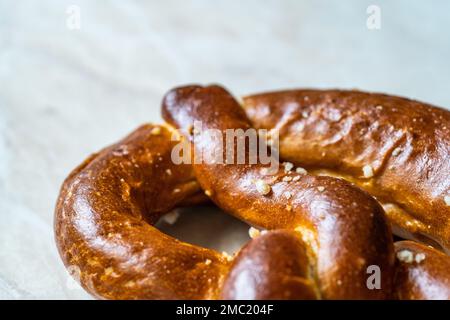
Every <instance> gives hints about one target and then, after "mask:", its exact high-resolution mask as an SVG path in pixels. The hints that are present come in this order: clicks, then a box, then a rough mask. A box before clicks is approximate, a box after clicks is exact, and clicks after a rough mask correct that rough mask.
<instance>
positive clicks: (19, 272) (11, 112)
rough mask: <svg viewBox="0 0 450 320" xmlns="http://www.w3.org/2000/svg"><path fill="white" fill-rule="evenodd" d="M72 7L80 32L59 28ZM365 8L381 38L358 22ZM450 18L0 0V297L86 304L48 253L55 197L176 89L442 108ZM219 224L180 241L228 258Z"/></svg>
mask: <svg viewBox="0 0 450 320" xmlns="http://www.w3.org/2000/svg"><path fill="white" fill-rule="evenodd" d="M71 4H74V5H77V6H79V8H80V9H81V29H80V30H70V29H69V28H67V26H66V22H67V19H68V14H67V13H66V10H67V8H68V6H69V5H71ZM371 4H375V5H378V6H379V7H380V8H381V29H380V30H369V29H368V28H367V27H366V20H367V18H368V15H367V13H366V9H367V7H368V6H369V5H371ZM449 16H450V1H445V0H442V1H438V0H433V1H411V0H404V1H399V0H390V1H364V0H358V1H356V0H355V1H350V0H346V1H342V0H341V1H338V0H336V1H332V0H330V1H317V0H314V1H312V0H311V1H275V0H274V1H261V0H260V1H237V0H236V1H230V0H228V1H208V0H204V1H195V0H194V1H137V0H136V1H118V0H117V1H94V0H89V1H88V0H86V1H80V0H71V1H50V0H48V1H42V0H41V1H32V0H30V1H25V0H10V1H8V0H0V298H12V299H15V298H29V299H36V298H44V299H49V298H58V299H64V298H89V296H88V295H87V294H86V293H84V292H83V291H82V290H80V289H79V288H78V286H76V285H73V284H71V282H70V281H69V280H68V279H69V278H68V276H67V273H66V272H65V269H64V267H63V266H62V263H61V261H60V259H59V257H58V254H57V252H56V248H55V244H54V240H53V228H52V220H53V209H54V204H55V200H56V197H57V194H58V189H59V187H60V185H61V182H62V181H63V179H64V177H65V176H66V175H67V174H68V173H69V172H70V170H71V169H72V168H73V167H74V166H76V165H77V164H78V163H80V162H81V161H82V160H83V159H84V158H85V157H86V156H87V155H88V154H89V153H91V152H94V151H96V150H98V149H100V148H102V147H103V146H105V145H107V144H109V143H112V142H114V141H115V140H118V139H119V138H121V137H122V136H124V135H125V134H126V133H128V132H129V131H131V130H132V129H134V128H135V127H137V126H138V125H139V124H141V123H144V122H148V121H154V122H159V121H160V115H159V107H160V101H161V98H162V96H163V94H164V93H165V92H166V91H167V90H169V89H170V88H171V87H173V86H176V85H182V84H186V83H191V82H197V83H202V84H205V83H210V82H217V83H221V84H223V85H225V86H227V87H228V88H229V89H230V90H232V92H233V93H234V94H235V95H238V96H239V95H243V94H247V93H252V92H257V91H262V90H268V89H278V88H291V87H314V88H326V87H337V88H358V89H363V90H370V91H381V92H386V93H391V94H397V95H402V96H408V97H411V98H415V99H419V100H423V101H427V102H430V103H433V104H436V105H441V106H444V107H445V106H450V66H449V57H450V40H449V39H450V35H449V32H450V22H449V21H450V18H449ZM206 211H207V210H206ZM205 217H206V218H205ZM200 218H201V219H200ZM208 219H210V220H208ZM224 219H225V218H223V217H222V216H221V215H220V214H216V216H214V215H213V216H211V215H208V214H204V215H198V214H197V215H196V214H193V215H192V216H191V217H190V218H189V219H184V220H183V221H185V222H186V223H187V224H190V225H191V227H192V226H193V225H195V226H200V227H198V228H197V229H195V226H194V227H193V228H194V229H195V230H196V231H195V232H194V233H193V232H192V231H190V233H189V234H190V236H187V239H191V240H192V241H196V242H199V243H205V239H214V238H217V239H214V241H212V242H213V243H212V244H211V246H213V247H217V248H219V249H221V248H224V247H228V245H227V243H232V247H231V248H229V247H228V249H229V250H231V251H233V250H234V249H236V248H237V247H236V243H239V244H240V243H242V241H245V239H246V235H245V232H244V231H243V230H246V227H245V226H242V224H238V223H237V222H233V221H228V220H226V222H225V221H224ZM183 221H181V222H180V221H179V222H178V223H182V222H183ZM205 221H206V222H205ZM205 226H209V227H205ZM211 226H215V227H217V228H220V231H221V232H218V231H217V229H216V228H211ZM199 229H200V230H199ZM203 229H204V230H203ZM231 230H235V232H234V233H233V232H231ZM236 230H238V231H236ZM199 231H201V232H200V233H199ZM174 232H175V234H176V232H178V231H174ZM208 232H209V234H208ZM181 233H182V232H181ZM230 234H233V236H232V238H230V237H231V236H230ZM233 246H234V247H233Z"/></svg>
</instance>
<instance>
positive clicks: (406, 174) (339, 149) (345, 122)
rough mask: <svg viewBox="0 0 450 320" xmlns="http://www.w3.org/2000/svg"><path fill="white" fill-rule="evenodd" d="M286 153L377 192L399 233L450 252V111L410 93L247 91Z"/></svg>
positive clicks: (257, 115) (260, 121)
mask: <svg viewBox="0 0 450 320" xmlns="http://www.w3.org/2000/svg"><path fill="white" fill-rule="evenodd" d="M243 106H244V108H245V110H246V113H247V115H248V117H249V118H250V120H251V121H252V124H253V125H254V126H255V127H256V128H266V129H274V130H277V131H278V132H279V135H280V157H281V158H283V159H286V160H287V161H292V162H294V163H296V164H298V165H301V166H304V167H306V168H308V169H310V170H311V171H313V172H315V173H317V174H326V175H332V176H337V177H342V178H344V179H346V180H348V181H351V182H353V183H355V184H357V185H358V186H360V187H361V188H363V189H365V190H366V191H368V192H369V193H370V194H372V195H373V196H375V197H376V198H377V199H378V200H379V201H380V202H381V203H382V204H383V207H384V209H385V210H386V213H387V215H388V217H389V219H390V221H391V222H392V224H393V229H394V232H395V233H396V234H397V235H399V236H401V237H403V238H410V239H416V240H419V241H422V242H426V243H428V244H432V245H434V246H436V247H439V248H443V249H444V250H446V251H447V252H450V218H449V217H450V179H449V173H450V112H449V111H446V110H443V109H440V108H437V107H434V106H431V105H429V104H425V103H421V102H418V101H412V100H408V99H405V98H399V97H394V96H388V95H383V94H372V93H365V92H359V91H340V90H291V91H280V92H272V93H263V94H256V95H251V96H248V97H245V98H244V99H243Z"/></svg>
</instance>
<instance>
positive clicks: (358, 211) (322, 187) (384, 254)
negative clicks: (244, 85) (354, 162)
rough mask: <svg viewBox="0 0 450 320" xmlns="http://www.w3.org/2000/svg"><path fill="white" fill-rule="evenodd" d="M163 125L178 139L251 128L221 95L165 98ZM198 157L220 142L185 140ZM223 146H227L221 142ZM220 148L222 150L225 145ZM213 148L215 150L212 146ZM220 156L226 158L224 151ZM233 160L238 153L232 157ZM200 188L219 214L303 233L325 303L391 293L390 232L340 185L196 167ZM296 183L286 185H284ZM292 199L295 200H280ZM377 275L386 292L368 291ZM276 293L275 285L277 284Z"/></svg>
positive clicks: (380, 216)
mask: <svg viewBox="0 0 450 320" xmlns="http://www.w3.org/2000/svg"><path fill="white" fill-rule="evenodd" d="M163 117H164V119H165V120H166V121H167V122H168V123H169V124H171V125H174V126H175V127H177V128H179V129H180V130H181V131H182V132H185V133H188V132H190V128H191V127H192V124H194V122H195V121H201V122H202V124H203V128H204V130H205V132H206V131H207V130H210V129H217V130H221V131H222V132H223V137H225V135H226V134H225V130H227V129H244V130H245V129H247V128H250V123H249V121H248V120H247V119H246V117H245V114H244V113H243V111H242V109H241V108H240V106H239V104H238V103H237V102H236V100H235V99H234V98H233V97H232V96H231V95H230V94H229V93H228V92H227V91H226V90H224V89H223V88H221V87H218V86H210V87H198V86H191V87H183V88H178V89H174V90H172V91H171V92H169V93H168V94H167V95H166V97H165V99H164V102H163ZM187 136H188V138H189V139H191V141H194V142H195V143H194V147H195V149H196V151H197V152H199V153H200V152H202V148H205V149H207V150H217V149H220V148H221V146H222V145H225V143H226V142H225V141H217V140H212V141H211V140H210V139H208V136H207V135H201V134H199V135H196V136H195V140H193V136H191V135H187ZM224 139H225V138H224ZM222 142H223V143H224V144H222ZM216 143H218V144H216ZM224 152H226V151H225V150H224ZM235 154H236V153H235ZM193 167H194V172H195V176H196V177H197V180H198V181H199V183H200V185H201V187H202V188H203V189H204V190H209V191H210V192H211V194H212V196H211V199H212V200H213V201H214V202H215V203H216V204H217V205H218V206H219V207H221V208H222V209H224V210H226V211H227V212H229V213H231V214H233V215H235V216H236V217H238V218H240V219H242V220H245V221H247V222H249V223H251V224H253V225H256V226H259V227H262V228H265V229H276V228H285V229H291V230H297V231H300V233H301V234H302V236H303V239H304V240H305V242H306V243H307V244H308V248H309V249H310V251H311V252H310V254H311V255H313V256H314V259H313V261H314V262H313V264H314V273H315V277H317V279H318V284H319V287H320V288H319V292H320V295H321V297H322V298H325V299H379V298H387V297H388V296H389V294H390V292H391V289H390V288H391V279H392V278H393V263H394V257H393V246H392V236H391V231H390V228H389V226H388V224H387V223H386V220H385V216H384V212H383V210H382V208H381V207H380V205H379V204H378V203H377V202H376V201H375V200H374V199H373V198H372V197H370V196H369V195H368V194H366V193H365V192H363V191H361V190H360V189H358V188H356V187H353V186H352V185H350V184H349V183H347V182H345V181H344V180H339V179H334V178H330V177H317V176H312V175H307V174H306V175H303V174H297V173H292V174H286V172H285V171H284V170H283V169H282V168H280V169H279V170H278V172H277V173H276V174H274V175H271V176H263V175H262V174H261V169H262V168H264V167H267V166H263V165H261V164H260V163H258V164H254V165H240V164H227V165H222V164H207V163H200V164H194V165H193ZM287 175H290V176H292V177H295V176H297V177H298V180H296V181H294V179H293V180H292V181H290V182H285V181H283V177H285V176H287ZM259 179H263V180H265V181H266V182H267V183H269V182H270V185H271V192H270V193H269V194H267V195H262V194H260V193H259V192H258V191H257V190H256V188H255V184H254V181H255V180H259ZM286 192H290V193H291V194H292V197H291V198H290V199H285V197H284V194H285V193H286ZM370 265H377V266H379V267H380V269H381V273H382V276H381V279H382V287H383V288H384V290H370V289H368V288H367V286H366V279H367V268H368V267H369V266H370ZM274 285H275V284H274Z"/></svg>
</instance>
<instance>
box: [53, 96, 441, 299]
mask: <svg viewBox="0 0 450 320" xmlns="http://www.w3.org/2000/svg"><path fill="white" fill-rule="evenodd" d="M163 111H164V117H165V119H166V120H167V121H168V122H169V123H170V124H171V125H173V126H176V127H178V128H180V131H186V132H189V131H190V125H191V122H192V121H193V120H195V119H198V120H201V121H203V123H206V124H208V125H209V126H211V127H215V128H220V129H225V128H227V129H228V128H247V127H250V123H249V122H248V120H247V119H246V116H245V114H244V113H243V111H242V109H241V108H240V107H239V105H238V104H237V102H236V101H235V100H234V99H233V98H232V97H231V96H230V95H229V94H228V93H227V92H226V91H225V90H223V89H222V88H219V87H207V88H201V87H187V88H180V89H176V90H174V91H171V92H170V93H169V94H168V95H167V96H166V98H165V100H164V105H163ZM211 115H214V117H212V116H211ZM178 133H179V132H178V131H175V130H174V129H173V128H172V127H171V126H168V125H161V126H155V125H144V126H142V127H140V128H139V129H137V130H136V131H135V132H133V133H132V134H131V135H130V136H128V137H126V138H125V139H123V140H122V141H120V142H119V143H117V144H114V145H113V146H110V147H108V148H105V149H104V150H102V151H100V152H99V153H97V154H95V155H93V156H91V157H90V158H88V159H87V160H86V161H85V162H84V163H83V164H82V165H80V166H79V167H78V168H76V169H75V170H74V171H73V172H72V173H71V174H70V176H69V177H68V178H67V179H66V180H65V182H64V184H63V186H62V189H61V192H60V196H59V198H58V202H57V206H56V211H55V235H56V242H57V245H58V249H59V252H60V255H61V257H62V259H63V262H64V264H65V265H66V266H67V267H68V268H69V270H71V271H72V272H73V275H74V276H75V277H76V278H78V280H79V281H80V283H81V284H82V286H83V287H84V288H85V289H86V290H87V291H88V292H90V293H91V294H92V295H94V296H95V297H98V298H104V299H217V298H229V299H240V298H249V299H264V298H265V299H286V298H288V299H315V298H321V299H338V298H342V299H347V298H349V299H350V298H357V299H385V298H422V299H426V298H442V297H444V296H445V295H447V298H450V296H449V294H448V288H449V287H450V284H449V279H448V274H447V273H448V272H447V271H446V270H448V268H447V269H446V268H445V264H444V263H448V257H447V256H445V255H443V254H441V253H439V252H438V251H437V250H435V249H431V248H426V247H425V246H423V245H420V244H412V245H414V247H409V248H407V249H403V251H405V252H409V253H410V254H412V255H413V260H412V261H410V259H409V258H408V257H409V256H408V255H407V254H403V253H402V254H400V258H402V260H399V258H398V259H397V262H395V259H394V256H395V253H394V248H393V245H392V237H391V234H390V228H389V224H388V223H387V221H386V219H385V215H384V212H383V209H382V208H381V207H380V205H379V204H378V203H377V202H376V201H375V200H374V199H373V198H372V197H370V196H369V195H368V194H367V193H365V192H363V191H361V190H360V189H359V188H357V187H355V186H352V185H351V184H350V183H348V182H346V181H344V180H341V179H335V178H331V177H323V176H314V175H309V174H303V173H302V174H300V173H298V174H297V173H292V172H285V170H284V169H280V170H279V171H278V172H277V173H276V174H275V175H274V176H271V177H268V176H266V175H262V174H261V172H260V169H262V166H261V165H250V166H238V165H226V166H222V165H206V164H194V165H193V166H190V165H175V164H174V163H173V161H171V158H170V157H171V151H172V150H173V147H174V145H175V144H176V143H177V141H171V140H172V139H171V136H174V135H175V136H176V135H177V134H178ZM187 139H189V140H190V141H193V142H195V141H194V139H193V136H191V135H187ZM203 142H205V141H203ZM201 143H202V140H200V144H201ZM196 145H197V142H195V143H194V148H197V146H196ZM208 147H211V148H214V146H209V145H208ZM286 176H291V177H299V178H298V179H297V178H295V179H294V178H293V179H292V180H291V181H289V183H287V182H286V181H283V178H284V177H286ZM274 177H275V178H276V180H273V179H274ZM255 179H256V181H262V182H263V183H265V184H263V185H264V186H266V185H269V184H270V192H269V193H265V192H263V193H261V190H259V189H258V188H257V186H255V183H254V180H255ZM265 179H270V181H268V180H267V182H264V181H265ZM293 180H296V181H293ZM197 181H198V182H197ZM201 190H205V193H206V194H207V195H208V196H209V197H210V198H211V199H212V200H213V201H214V202H215V203H216V204H218V205H219V206H220V207H222V208H223V209H225V210H226V211H228V212H229V213H231V214H233V215H235V216H237V217H238V218H240V219H243V220H244V221H246V222H248V223H249V224H251V225H253V226H256V227H260V228H264V229H267V230H268V231H264V232H261V234H260V235H259V236H258V237H256V238H255V239H252V240H251V241H250V242H249V243H248V244H247V245H246V246H245V247H244V248H243V249H242V250H240V251H239V253H238V255H237V256H236V257H234V258H233V257H229V256H227V255H224V254H220V253H218V252H216V251H214V250H210V249H206V248H202V247H199V246H193V245H190V244H186V243H183V242H180V241H178V240H176V239H174V238H172V237H170V236H167V235H165V234H163V233H162V232H160V231H159V230H157V229H156V228H155V227H154V226H153V225H154V223H155V222H156V221H158V219H159V218H160V217H161V216H162V215H163V214H165V213H166V212H169V211H170V210H171V209H173V208H175V207H178V206H185V205H192V204H195V203H199V202H202V201H204V196H203V195H202V191H201ZM258 190H259V191H258ZM287 194H290V195H291V196H290V197H289V199H286V195H287ZM288 200H289V201H288ZM270 230H273V231H270ZM405 243H406V244H408V242H405ZM401 248H403V247H401ZM397 250H398V249H397ZM403 251H402V252H403ZM422 252H424V255H425V259H422V256H421V255H420V254H421V253H422ZM398 254H399V252H398V251H397V255H398ZM405 255H406V256H408V257H406V258H405V257H404V256H405ZM418 255H419V257H420V258H419V259H417V256H418ZM421 259H422V260H421ZM419 260H420V261H419ZM399 261H400V262H402V263H401V264H399ZM424 262H426V265H425V264H424ZM422 264H424V265H423V266H422ZM370 265H377V266H379V267H380V270H381V280H382V283H381V288H382V289H381V290H370V289H368V288H367V286H366V279H367V277H368V275H367V272H366V270H367V266H370ZM439 265H442V266H444V267H443V268H439V267H438V266H439ZM396 270H402V272H396ZM415 270H419V271H418V272H419V273H417V271H415ZM421 273H423V277H421V276H420V274H421ZM396 274H399V275H402V276H396ZM255 275H257V276H256V277H255ZM410 275H411V276H410ZM425 277H432V278H433V279H434V280H435V283H437V284H440V285H441V289H437V290H435V291H433V292H429V290H428V291H427V290H426V289H424V287H423V286H420V281H423V279H425ZM400 289H401V291H400ZM397 292H401V295H400V294H397Z"/></svg>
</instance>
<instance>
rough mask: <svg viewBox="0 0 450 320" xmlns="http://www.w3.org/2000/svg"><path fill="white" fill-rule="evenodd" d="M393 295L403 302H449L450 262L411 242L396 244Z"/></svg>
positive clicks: (427, 248)
mask: <svg viewBox="0 0 450 320" xmlns="http://www.w3.org/2000/svg"><path fill="white" fill-rule="evenodd" d="M395 251H396V254H397V266H396V278H395V279H396V280H395V293H396V296H397V298H398V299H402V300H450V259H449V257H448V256H447V255H445V254H444V253H442V252H440V251H438V250H436V249H433V248H431V247H427V246H424V245H422V244H419V243H417V242H412V241H399V242H396V243H395Z"/></svg>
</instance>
